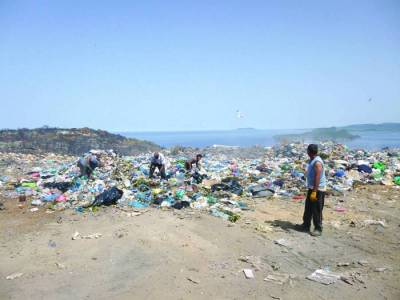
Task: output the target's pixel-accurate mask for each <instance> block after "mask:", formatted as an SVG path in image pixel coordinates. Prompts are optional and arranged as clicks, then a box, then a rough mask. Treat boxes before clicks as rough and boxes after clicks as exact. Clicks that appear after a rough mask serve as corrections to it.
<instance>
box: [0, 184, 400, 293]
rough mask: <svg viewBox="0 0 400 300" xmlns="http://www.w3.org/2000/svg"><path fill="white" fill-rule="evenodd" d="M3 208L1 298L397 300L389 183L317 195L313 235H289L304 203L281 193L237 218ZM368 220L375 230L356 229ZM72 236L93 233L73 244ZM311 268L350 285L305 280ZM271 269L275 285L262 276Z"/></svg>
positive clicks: (395, 230)
mask: <svg viewBox="0 0 400 300" xmlns="http://www.w3.org/2000/svg"><path fill="white" fill-rule="evenodd" d="M3 200H4V199H3ZM342 201H343V202H342ZM4 204H5V207H6V210H3V211H0V266H1V267H0V299H350V298H351V299H400V284H399V282H400V272H399V268H400V264H399V263H400V251H399V248H400V243H399V236H400V233H399V229H400V228H399V226H400V214H399V208H400V190H399V189H394V188H386V187H380V186H376V187H368V188H361V189H359V190H357V191H354V192H351V193H349V194H347V195H346V196H345V197H330V198H327V200H326V204H327V205H326V208H325V210H324V218H325V219H324V224H325V225H324V233H323V236H322V237H319V238H315V237H311V236H310V235H308V234H305V233H301V232H297V231H295V230H293V225H294V224H295V223H299V222H300V221H301V216H302V212H303V203H301V202H296V201H293V200H285V199H280V198H276V199H273V200H266V199H257V200H255V201H254V205H253V207H252V210H249V211H245V212H244V213H243V215H242V218H241V219H240V220H239V221H238V222H237V223H236V224H232V223H229V222H226V221H224V220H222V219H219V218H215V217H213V216H210V215H208V214H207V213H205V212H200V211H193V210H190V209H187V210H181V211H173V210H167V211H163V210H159V209H155V208H150V209H147V210H143V211H142V213H141V214H136V213H131V212H129V213H127V212H124V211H121V210H119V209H117V208H113V207H108V208H101V209H100V211H99V212H96V213H95V214H93V213H84V214H82V213H76V212H74V211H71V210H68V211H64V212H53V213H46V211H45V210H44V209H41V210H39V211H38V212H30V211H29V207H24V208H18V207H17V206H18V204H19V203H18V202H17V200H5V201H4ZM338 205H340V206H341V207H344V208H346V212H344V213H343V212H337V211H336V210H335V208H336V207H337V206H338ZM367 219H373V220H384V222H385V223H384V224H385V227H383V226H381V225H364V224H363V222H364V220H367ZM76 231H78V232H79V233H80V234H81V235H82V236H85V235H90V234H94V233H100V234H101V235H102V236H101V237H99V238H97V239H95V238H93V239H81V238H78V239H76V240H72V238H71V237H72V235H73V234H74V233H75V232H76ZM277 239H284V242H285V245H286V246H281V245H278V244H276V243H274V241H275V240H277ZM338 263H348V264H349V265H348V266H342V267H339V266H337V264H338ZM245 268H249V269H252V270H253V272H254V275H255V278H254V279H246V278H245V276H244V274H243V269H245ZM319 268H329V269H330V270H331V271H334V272H337V273H341V274H345V275H346V276H348V277H350V278H352V279H353V280H352V285H350V284H347V283H345V282H344V281H341V280H339V281H337V282H336V283H334V284H332V285H322V284H320V283H317V282H313V281H310V280H308V279H306V276H308V275H310V274H311V273H312V272H313V271H315V270H316V269H319ZM377 268H378V269H377ZM379 268H381V269H379ZM384 268H385V269H384ZM18 272H20V273H23V275H22V276H21V277H19V278H15V279H13V280H7V279H6V277H7V276H9V275H11V274H13V273H18ZM280 274H283V275H282V278H284V279H285V280H284V281H285V282H284V283H283V284H279V283H277V282H270V281H265V280H264V279H265V278H266V277H267V276H268V275H274V276H278V275H280Z"/></svg>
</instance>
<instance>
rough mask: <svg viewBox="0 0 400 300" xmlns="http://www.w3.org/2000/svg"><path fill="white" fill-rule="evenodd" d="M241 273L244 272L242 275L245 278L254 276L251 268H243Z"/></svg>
mask: <svg viewBox="0 0 400 300" xmlns="http://www.w3.org/2000/svg"><path fill="white" fill-rule="evenodd" d="M243 273H244V276H245V277H246V278H247V279H253V278H254V274H253V270H251V269H243Z"/></svg>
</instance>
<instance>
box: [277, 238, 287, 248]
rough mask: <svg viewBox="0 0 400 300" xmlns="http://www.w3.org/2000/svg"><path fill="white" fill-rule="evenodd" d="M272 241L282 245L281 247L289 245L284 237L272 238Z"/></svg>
mask: <svg viewBox="0 0 400 300" xmlns="http://www.w3.org/2000/svg"><path fill="white" fill-rule="evenodd" d="M274 243H275V244H277V245H279V246H282V247H286V248H289V247H290V244H289V243H288V241H286V240H285V239H279V240H274Z"/></svg>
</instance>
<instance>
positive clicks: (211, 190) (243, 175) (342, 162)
mask: <svg viewBox="0 0 400 300" xmlns="http://www.w3.org/2000/svg"><path fill="white" fill-rule="evenodd" d="M306 147H307V145H305V144H302V143H293V144H287V145H276V146H274V147H269V148H261V149H260V148H258V149H257V151H256V153H257V155H253V157H251V156H245V157H243V155H237V154H238V152H237V149H233V150H232V152H230V151H229V149H227V148H226V147H224V148H221V149H219V148H218V147H214V148H205V149H203V154H204V157H203V160H202V162H201V168H200V169H194V170H191V171H187V170H185V160H186V159H187V158H188V157H191V155H192V154H191V153H190V154H189V153H187V152H185V151H180V152H179V151H178V152H177V151H174V150H165V151H163V152H164V155H165V157H166V158H167V159H168V163H167V167H166V175H167V179H166V180H162V179H161V178H160V177H159V176H156V177H155V178H152V179H150V178H149V161H150V158H151V156H152V153H145V154H141V155H137V156H121V155H118V154H116V153H115V152H114V151H112V150H109V151H103V150H97V151H92V153H96V155H98V158H99V160H100V162H101V164H100V166H99V167H97V168H96V169H94V170H93V173H92V174H91V176H90V178H88V177H87V176H81V173H80V169H79V167H78V166H77V161H78V159H79V158H78V157H73V156H66V155H55V154H48V155H40V156H39V155H27V154H15V153H0V158H1V160H0V172H1V173H0V174H1V175H0V193H1V196H2V197H4V198H19V199H20V202H28V203H29V202H30V204H31V206H34V207H38V208H39V209H40V208H42V207H43V208H46V209H53V210H63V209H75V210H76V211H79V212H82V211H84V210H87V209H93V208H94V207H96V206H100V205H116V206H117V207H119V208H129V207H132V208H134V209H141V208H147V207H154V208H161V209H185V208H190V209H200V210H204V211H208V212H209V213H210V214H212V215H214V216H216V217H220V218H223V219H225V220H229V221H231V222H236V221H237V220H238V219H239V218H240V213H241V211H242V210H246V209H249V203H250V202H251V201H255V199H258V198H260V199H265V201H268V199H269V198H271V197H282V198H285V199H288V200H294V201H298V200H303V199H304V194H305V192H306V182H305V170H306V167H307V159H308V157H307V154H306ZM192 151H193V150H192ZM239 152H240V151H239ZM320 155H321V157H322V158H323V159H324V162H325V172H326V176H327V179H328V186H327V188H328V190H327V193H328V194H334V195H337V194H343V193H345V192H346V191H349V190H351V189H354V188H357V186H359V185H369V184H383V185H400V151H399V150H396V149H395V150H393V149H384V150H382V151H376V152H369V151H366V150H353V149H349V148H347V147H346V146H344V145H341V144H335V143H332V142H327V143H322V144H321V145H320ZM249 157H251V158H249ZM21 205H23V204H21ZM35 211H36V210H35Z"/></svg>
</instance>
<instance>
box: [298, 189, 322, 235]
mask: <svg viewBox="0 0 400 300" xmlns="http://www.w3.org/2000/svg"><path fill="white" fill-rule="evenodd" d="M311 193H312V190H310V189H309V190H308V192H307V198H306V205H305V207H304V215H303V226H304V227H305V228H306V229H310V226H311V218H312V219H313V223H314V229H315V230H319V231H322V210H323V209H324V202H325V192H322V191H318V192H317V201H311V200H310V195H311Z"/></svg>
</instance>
